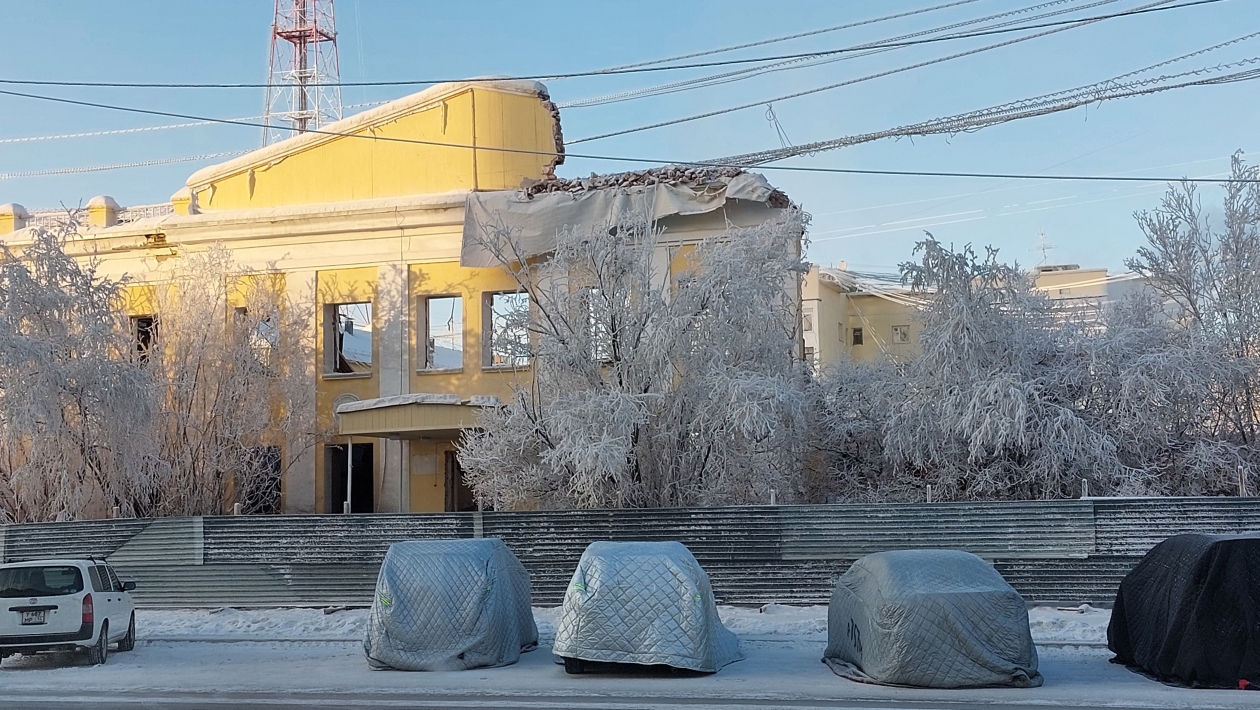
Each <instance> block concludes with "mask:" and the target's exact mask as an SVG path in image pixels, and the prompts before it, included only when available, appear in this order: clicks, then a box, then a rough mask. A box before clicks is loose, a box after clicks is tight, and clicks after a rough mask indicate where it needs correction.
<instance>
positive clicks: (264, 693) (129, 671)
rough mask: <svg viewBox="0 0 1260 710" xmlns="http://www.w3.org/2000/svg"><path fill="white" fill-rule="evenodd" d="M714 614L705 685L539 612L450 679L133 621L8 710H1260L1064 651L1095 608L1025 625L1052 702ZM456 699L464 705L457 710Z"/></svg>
mask: <svg viewBox="0 0 1260 710" xmlns="http://www.w3.org/2000/svg"><path fill="white" fill-rule="evenodd" d="M719 611H720V613H721V615H722V619H723V621H724V623H726V624H727V625H728V626H730V628H731V629H733V630H734V631H736V633H738V634H739V635H740V637H741V650H742V651H743V653H744V655H745V659H744V660H743V661H740V662H738V663H734V664H732V665H730V666H727V667H726V668H723V669H722V670H721V672H719V673H715V674H712V675H703V676H694V675H677V674H669V673H662V672H657V671H652V670H649V669H643V670H640V671H638V672H624V673H608V674H586V675H581V676H570V675H566V674H565V672H564V669H563V668H562V667H561V666H558V665H556V663H555V662H554V657H553V656H552V654H551V653H550V650H551V648H550V646H551V640H552V638H554V635H555V620H556V616H557V610H556V609H541V608H540V609H535V616H536V618H537V620H538V624H539V630H540V632H541V634H540V635H541V636H542V637H543V638H542V643H541V647H540V648H539V649H538V650H537V651H534V652H532V653H527V654H525V655H523V656H522V657H521V660H520V662H519V663H517V664H515V665H512V666H507V667H504V668H487V669H479V670H474V671H466V672H450V673H402V672H388V671H373V670H371V669H369V668H368V665H367V663H366V662H365V660H364V658H363V646H362V640H361V639H362V635H363V629H364V624H365V623H366V619H367V611H366V610H364V609H348V610H341V611H337V612H335V613H332V614H324V613H323V612H322V611H321V610H319V609H221V610H191V609H174V610H157V609H141V610H139V611H137V613H136V621H137V633H138V636H139V642H138V643H137V645H136V649H135V650H134V651H131V652H129V653H112V654H110V657H109V662H108V663H106V664H105V665H103V666H96V667H89V666H87V665H85V664H84V663H83V661H82V659H81V658H75V657H66V656H34V657H22V658H11V659H8V660H5V661H4V663H3V665H0V688H3V689H4V690H3V693H0V695H2V696H3V698H4V700H5V702H0V707H8V706H12V707H19V706H21V705H22V704H23V703H25V702H35V701H41V702H42V701H45V700H47V699H48V698H49V697H53V696H57V697H60V696H61V695H65V694H67V693H73V692H79V691H81V690H82V689H84V688H91V690H92V692H93V693H101V692H105V693H108V694H109V695H110V697H111V698H115V699H121V698H123V697H129V698H132V699H135V700H136V701H144V702H153V701H154V699H155V698H159V699H160V698H163V697H166V696H170V697H172V698H175V700H173V701H171V702H169V703H168V702H166V701H163V703H164V704H179V702H201V701H200V700H198V698H206V697H214V698H218V699H219V700H220V701H223V702H228V701H231V700H232V698H233V697H235V696H233V695H232V694H234V693H239V694H241V695H240V696H239V697H241V698H247V697H248V698H253V699H255V700H256V699H258V698H264V699H266V698H272V699H276V702H285V703H290V704H292V703H305V702H307V701H309V704H311V705H320V704H325V705H327V704H329V703H330V702H332V701H330V700H329V697H332V698H333V699H334V700H335V699H336V698H337V697H343V698H355V699H358V700H364V699H366V700H364V702H365V703H368V704H372V703H376V704H379V705H381V706H389V705H397V704H398V703H403V702H407V703H410V704H412V705H414V706H416V707H419V706H421V705H422V704H425V705H426V706H427V704H431V703H438V704H442V706H444V707H445V706H448V705H460V706H467V705H468V704H469V703H476V704H477V705H479V706H483V707H496V708H497V707H521V706H526V705H529V706H533V707H543V706H556V707H558V706H564V707H609V706H616V707H630V706H631V704H633V705H634V707H657V706H659V707H677V703H678V702H682V703H684V704H688V705H689V706H694V707H697V708H700V707H701V706H704V704H705V703H713V704H714V705H717V704H721V702H722V701H721V699H726V700H730V699H738V702H736V703H733V704H738V705H739V706H741V707H748V708H752V707H756V706H763V707H779V706H782V705H784V704H786V703H788V702H794V703H798V704H803V705H804V704H808V705H810V706H814V705H831V704H834V703H837V702H841V703H847V704H853V703H861V702H867V701H869V702H871V703H874V704H878V705H879V706H881V707H888V708H893V707H925V706H939V705H945V704H957V703H960V702H964V703H972V704H975V705H1027V706H1049V705H1058V706H1070V707H1097V706H1111V707H1117V708H1119V707H1125V708H1134V707H1140V708H1163V709H1168V710H1172V709H1181V710H1184V709H1185V708H1204V707H1213V708H1223V709H1225V708H1228V709H1230V710H1233V709H1239V710H1241V709H1242V708H1252V707H1255V699H1254V697H1252V694H1248V693H1245V692H1237V691H1235V692H1229V691H1201V690H1190V689H1186V688H1173V687H1170V686H1166V685H1163V684H1160V683H1157V682H1154V681H1152V680H1149V679H1147V678H1145V677H1143V676H1141V675H1138V674H1136V673H1131V672H1129V671H1128V670H1126V669H1125V668H1123V667H1121V666H1117V665H1115V664H1112V663H1108V659H1109V658H1110V655H1111V654H1110V653H1108V652H1107V650H1106V649H1105V648H1099V647H1097V646H1087V647H1075V646H1071V647H1063V644H1071V643H1072V642H1080V643H1092V644H1097V643H1099V642H1101V641H1103V639H1104V638H1105V630H1106V623H1107V619H1108V618H1109V613H1108V612H1107V611H1105V610H1100V609H1093V608H1090V607H1081V608H1071V609H1056V608H1050V607H1038V608H1033V609H1030V610H1029V616H1030V619H1031V628H1032V630H1033V636H1034V638H1035V639H1037V640H1038V641H1040V642H1043V643H1055V642H1057V643H1058V645H1053V646H1042V647H1041V648H1040V649H1039V655H1040V658H1041V672H1042V674H1043V675H1044V676H1045V679H1046V680H1045V685H1044V686H1043V687H1040V688H1030V689H1009V688H1003V689H978V690H976V689H972V690H959V691H950V690H923V689H907V688H888V687H883V686H874V685H866V684H862V683H854V682H852V681H848V680H845V679H843V678H839V677H837V676H836V675H834V674H832V673H831V672H830V671H829V670H828V669H827V667H826V666H825V665H823V664H822V663H820V662H819V659H820V658H821V656H822V652H823V648H824V647H825V645H826V618H827V607H825V606H812V607H792V606H783V605H768V606H765V607H762V608H760V609H757V608H742V607H729V606H724V607H721V608H720V609H719ZM176 639H182V640H176ZM334 639H335V640H334ZM320 693H324V694H329V695H328V697H324V696H318V695H317V694H320ZM164 694H165V695H164ZM179 694H183V695H179ZM177 696H178V697H177ZM180 698H183V700H180ZM451 698H453V699H456V700H458V701H459V702H453V701H450V702H448V700H446V699H451ZM372 699H377V700H379V702H377V700H372ZM531 699H532V700H531ZM715 699H719V700H715ZM369 701H370V702H369ZM810 701H817V702H810ZM163 703H159V704H163ZM729 704H732V703H728V705H729Z"/></svg>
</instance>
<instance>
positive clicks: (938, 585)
mask: <svg viewBox="0 0 1260 710" xmlns="http://www.w3.org/2000/svg"><path fill="white" fill-rule="evenodd" d="M823 661H824V662H825V663H826V664H827V665H828V666H830V667H831V669H832V670H833V671H835V672H836V674H837V675H841V676H844V677H846V678H850V679H852V680H858V681H864V682H875V683H885V684H889V685H907V686H917V687H926V688H967V687H977V686H1014V687H1021V688H1027V687H1034V686H1039V685H1041V680H1042V679H1041V674H1040V673H1038V672H1037V649H1036V647H1034V646H1033V642H1032V633H1031V631H1030V630H1029V628H1028V608H1027V606H1026V605H1025V604H1024V599H1023V597H1021V596H1020V595H1019V592H1017V591H1015V589H1014V588H1012V587H1011V585H1009V584H1007V583H1006V580H1005V579H1002V575H1001V574H999V573H998V572H997V570H995V569H993V568H992V567H990V566H989V565H988V564H987V563H986V562H985V561H984V560H982V559H980V558H979V557H976V556H975V555H973V554H970V553H967V552H960V551H957V550H900V551H896V552H878V553H875V554H873V555H867V556H866V557H863V558H862V559H860V560H858V561H857V562H855V563H853V566H852V567H850V568H849V571H848V572H845V573H844V574H843V575H842V576H841V577H840V579H839V581H838V582H837V583H836V590H835V592H834V593H833V594H832V596H831V607H830V609H829V610H828V612H827V651H826V653H825V655H824V657H823Z"/></svg>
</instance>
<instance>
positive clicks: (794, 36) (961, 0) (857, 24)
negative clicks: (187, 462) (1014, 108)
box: [609, 0, 1070, 71]
mask: <svg viewBox="0 0 1260 710" xmlns="http://www.w3.org/2000/svg"><path fill="white" fill-rule="evenodd" d="M977 1H978V0H958V1H957V2H949V3H945V4H943V5H933V6H932V7H925V8H923V9H921V10H911V11H909V12H901V13H897V14H895V15H884V16H883V17H876V18H874V19H871V20H862V21H859V22H850V23H848V24H845V25H836V26H834V27H824V28H823V29H820V30H810V31H809V32H798V33H796V34H792V35H784V36H782V37H775V38H774V39H763V40H760V41H758V42H746V43H744V44H736V45H732V46H730V47H722V48H721V49H709V50H705V51H703V52H692V53H691V54H679V55H677V56H673V57H666V58H665V59H652V60H649V61H646V62H637V63H635V64H622V65H621V66H616V67H609V70H610V71H616V70H620V69H638V68H639V67H648V66H654V65H657V64H666V63H668V62H678V61H682V60H684V59H695V58H696V57H707V56H709V55H713V54H721V53H723V52H734V51H736V50H740V49H748V48H749V47H761V46H764V45H767V44H773V43H775V42H786V41H788V40H793V39H800V38H802V37H813V36H815V35H820V34H825V33H827V32H836V31H838V30H848V29H853V28H854V27H862V26H863V25H873V24H875V23H877V22H885V21H887V20H897V19H900V18H903V17H910V16H911V15H922V14H924V13H927V12H935V11H936V10H944V9H946V8H951V7H958V6H959V5H969V4H971V3H973V2H977ZM1069 1H1070V0H1059V2H1069Z"/></svg>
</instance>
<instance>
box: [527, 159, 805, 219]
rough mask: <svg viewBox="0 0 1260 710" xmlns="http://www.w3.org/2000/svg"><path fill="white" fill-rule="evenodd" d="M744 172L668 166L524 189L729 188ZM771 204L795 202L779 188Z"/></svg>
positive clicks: (540, 182)
mask: <svg viewBox="0 0 1260 710" xmlns="http://www.w3.org/2000/svg"><path fill="white" fill-rule="evenodd" d="M746 172H747V171H745V170H744V169H743V168H737V167H731V166H714V167H704V166H683V165H664V166H661V167H659V168H649V169H647V170H633V171H629V172H624V173H608V174H605V175H597V174H595V173H591V175H590V177H584V178H561V177H553V178H549V179H546V180H526V181H525V182H524V183H523V184H522V185H521V190H522V191H523V192H524V193H525V195H527V196H529V197H533V196H535V195H543V194H547V193H553V192H569V193H580V192H587V191H589V190H607V189H615V188H619V187H636V186H643V185H670V186H674V187H677V186H687V187H691V188H703V187H705V186H708V185H714V186H719V185H720V186H723V187H724V186H725V185H726V184H728V183H729V182H730V179H731V178H734V177H737V176H739V175H743V174H745V173H746ZM767 204H768V205H770V206H771V207H776V208H780V209H782V208H786V207H790V206H791V204H792V202H791V200H790V199H788V196H787V194H786V193H784V192H783V191H782V190H779V189H777V188H774V189H772V191H771V193H770V198H769V199H768V200H767Z"/></svg>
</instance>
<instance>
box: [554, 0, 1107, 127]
mask: <svg viewBox="0 0 1260 710" xmlns="http://www.w3.org/2000/svg"><path fill="white" fill-rule="evenodd" d="M1074 1H1075V0H1053V2H1046V3H1041V4H1040V5H1032V6H1029V7H1024V8H1020V9H1018V10H1010V11H1007V12H999V13H996V14H993V15H987V16H985V17H977V18H975V19H971V20H966V21H963V22H955V23H954V24H951V25H943V26H941V27H934V28H932V29H929V30H921V31H919V32H912V33H909V34H903V35H900V36H897V37H889V38H887V39H883V40H877V41H874V42H868V43H866V44H861V45H857V46H855V47H853V49H855V50H856V49H863V48H867V51H864V52H860V53H855V54H843V55H839V56H836V55H827V56H821V57H798V58H795V59H788V60H785V61H782V62H776V63H773V64H767V65H764V66H757V67H747V68H744V69H737V70H735V71H729V72H724V73H722V74H713V75H710V76H707V77H699V78H696V79H684V80H682V81H677V82H673V83H670V84H663V85H657V86H650V87H645V88H642V89H632V90H629V91H621V92H617V93H613V94H606V95H603V96H595V97H591V98H588V99H578V100H576V101H567V102H563V103H559V104H557V106H558V107H559V108H562V109H564V108H585V107H589V106H602V105H606V104H610V103H618V102H621V101H631V100H634V99H638V98H643V97H647V96H660V95H662V94H670V93H675V92H678V91H688V90H691V89H697V88H703V87H706V86H716V85H718V84H726V83H730V82H734V81H742V80H744V79H750V78H752V77H754V76H760V75H762V74H768V73H770V72H776V71H785V70H788V69H805V68H811V67H817V66H820V65H822V64H833V63H835V62H840V61H844V60H847V59H859V58H861V57H866V56H870V55H872V54H879V53H881V52H888V51H892V50H894V49H897V47H892V46H888V45H890V44H891V43H895V42H901V41H904V40H910V39H914V38H916V37H923V36H925V35H930V34H936V33H939V32H947V31H949V30H955V29H958V28H960V27H968V26H971V25H977V24H980V23H983V22H989V21H991V20H997V19H1001V18H1003V17H1011V16H1014V15H1023V14H1026V13H1029V12H1034V11H1037V10H1041V9H1043V8H1047V7H1053V6H1055V5H1062V4H1063V3H1065V2H1074ZM1118 1H1119V0H1098V1H1097V2H1093V3H1090V4H1088V5H1082V6H1079V7H1069V8H1063V9H1060V10H1055V11H1054V12H1048V13H1044V14H1041V15H1037V16H1036V17H1031V18H1026V19H1019V20H1009V21H1007V22H1004V23H1000V24H997V25H994V26H991V27H987V28H985V29H986V30H992V29H996V28H1000V27H1007V26H1009V25H1014V24H1018V23H1020V22H1026V21H1028V20H1041V19H1045V18H1047V17H1054V16H1056V15H1062V14H1066V13H1071V12H1079V11H1081V10H1085V9H1088V8H1092V7H1098V6H1099V5H1109V4H1111V3H1114V2H1118ZM1071 22H1080V20H1079V19H1077V20H1072V21H1071ZM1021 29H1027V27H1023V28H1021Z"/></svg>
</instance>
